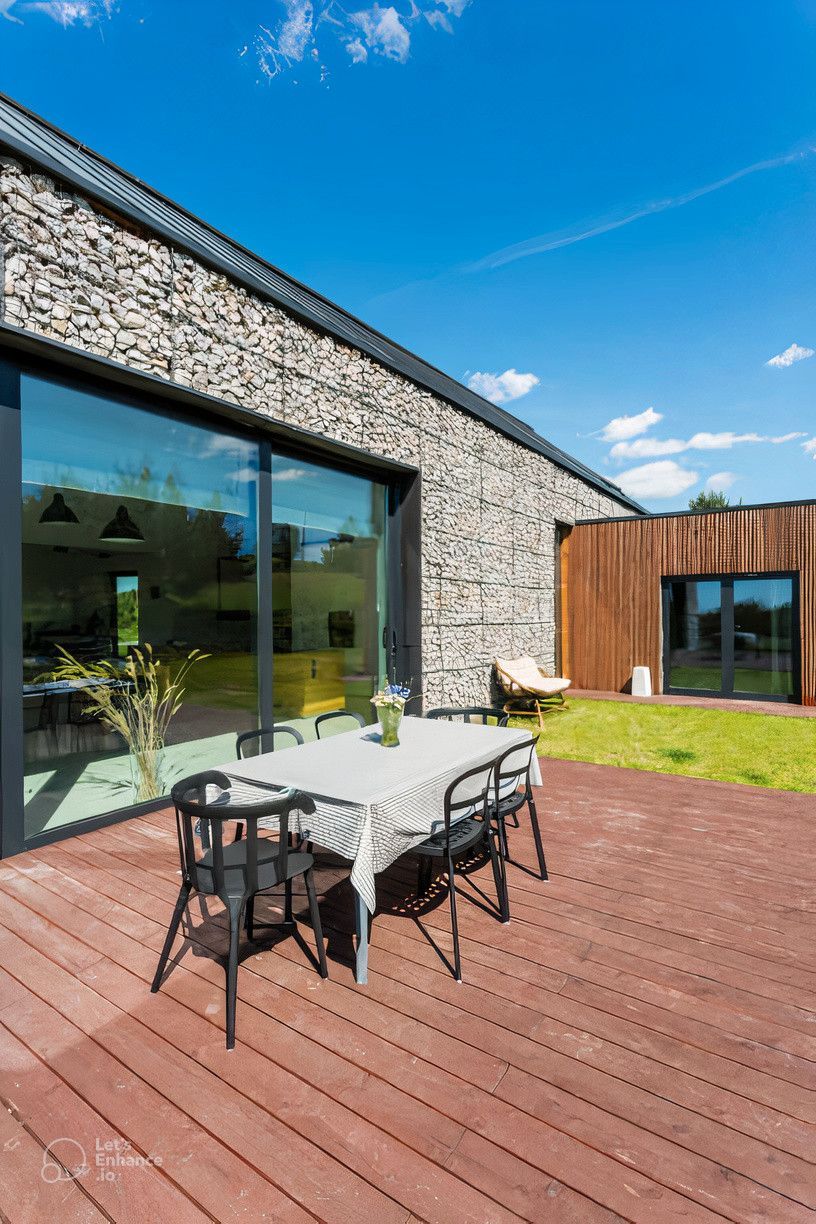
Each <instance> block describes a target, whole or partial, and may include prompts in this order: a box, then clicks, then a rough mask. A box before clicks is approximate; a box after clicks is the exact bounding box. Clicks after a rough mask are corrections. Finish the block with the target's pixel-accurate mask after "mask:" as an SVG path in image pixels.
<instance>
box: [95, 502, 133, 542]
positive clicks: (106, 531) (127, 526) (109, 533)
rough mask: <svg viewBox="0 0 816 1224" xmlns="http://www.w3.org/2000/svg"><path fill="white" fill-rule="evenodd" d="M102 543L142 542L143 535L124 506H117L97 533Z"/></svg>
mask: <svg viewBox="0 0 816 1224" xmlns="http://www.w3.org/2000/svg"><path fill="white" fill-rule="evenodd" d="M99 539H100V540H101V541H102V543H103V544H133V543H137V544H138V543H142V542H143V541H144V536H143V535H142V533H141V531H140V530H139V528H138V527H137V526H136V524H135V523H134V521H133V519H132V518H131V517H130V515H129V514H128V512H127V508H126V507H125V506H119V508H118V509H117V511H116V514H114V516H113V518H112V519H111V521H110V522H109V523H108V525H107V527H104V528H103V529H102V531H101V532H100V533H99Z"/></svg>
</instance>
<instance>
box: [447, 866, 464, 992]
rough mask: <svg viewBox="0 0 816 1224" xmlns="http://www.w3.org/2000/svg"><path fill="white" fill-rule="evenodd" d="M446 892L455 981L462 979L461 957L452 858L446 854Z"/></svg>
mask: <svg viewBox="0 0 816 1224" xmlns="http://www.w3.org/2000/svg"><path fill="white" fill-rule="evenodd" d="M448 894H449V896H450V911H451V931H452V933H453V976H454V977H455V978H456V980H457V982H461V980H462V959H461V957H460V955H459V922H458V919H457V917H456V883H455V880H454V870H453V859H452V858H451V856H450V855H448Z"/></svg>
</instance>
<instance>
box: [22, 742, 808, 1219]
mask: <svg viewBox="0 0 816 1224" xmlns="http://www.w3.org/2000/svg"><path fill="white" fill-rule="evenodd" d="M543 765H544V781H545V786H544V788H543V789H542V791H541V794H540V798H539V813H540V816H541V818H542V824H543V826H544V829H545V843H546V849H547V854H548V863H549V865H550V869H551V880H550V881H549V882H547V883H542V882H541V881H539V880H538V879H537V878H536V876H535V874H534V871H533V868H534V863H535V854H534V847H533V844H532V839H531V837H530V832H529V829H528V828H526V827H525V825H524V823H522V827H521V828H520V829H518V830H513V831H512V832H511V848H512V850H513V855H514V859H515V860H517V861H516V862H514V863H513V864H512V865H511V866H510V868H509V878H510V887H511V906H512V908H513V922H512V923H511V925H510V926H509V927H501V926H500V925H499V924H498V923H496V922H495V920H494V919H493V918H492V917H491V915H490V914H489V913H488V912H486V911H485V910H484V909H480V908H478V906H477V905H476V904H472V903H470V901H472V900H474V899H475V900H478V894H477V893H476V892H475V891H474V889H473V888H471V887H470V886H469V885H468V884H467V883H465V885H464V887H463V901H462V905H461V906H460V925H461V930H462V936H463V941H462V952H463V963H464V971H465V982H464V983H463V984H461V985H458V984H456V983H454V982H453V980H452V979H451V977H450V975H449V974H448V972H447V971H446V969H445V966H444V964H443V962H442V960H441V959H440V957H439V955H438V953H437V951H436V950H435V948H434V946H433V944H436V945H437V946H438V948H439V949H441V950H443V951H445V952H448V951H449V950H450V924H449V917H448V911H447V906H446V904H444V897H441V896H440V900H441V902H442V903H441V904H439V905H433V904H429V903H428V902H423V903H421V904H419V905H417V903H416V899H414V898H412V897H411V890H412V888H413V886H414V872H413V869H412V868H411V866H410V865H409V864H406V865H402V864H397V865H395V866H394V868H393V869H392V870H391V871H389V872H388V873H386V874H385V875H384V876H383V877H381V879H380V881H379V884H378V894H379V896H380V901H381V907H382V909H381V912H379V913H378V914H377V916H376V918H375V922H374V928H373V933H372V944H371V954H370V979H369V986H368V988H367V989H364V988H363V989H361V988H358V987H357V986H356V984H355V983H354V981H353V974H352V966H351V940H350V935H351V925H352V924H351V912H350V905H349V901H350V895H351V894H350V889H349V885H348V883H347V879H346V877H347V868H343V867H342V866H341V865H338V864H337V862H336V860H333V859H331V857H330V856H329V857H326V856H321V859H320V862H319V870H318V878H319V884H320V887H321V890H322V894H323V895H322V899H321V906H322V910H323V914H324V925H325V928H326V933H327V936H328V948H329V958H330V973H331V980H330V981H329V982H327V983H321V982H320V980H319V979H318V977H317V975H316V974H315V972H314V968H313V967H312V965H311V964H310V963H309V961H308V959H307V958H306V957H305V956H304V951H303V948H302V947H301V946H299V945H298V944H297V943H296V942H295V941H294V940H292V939H291V938H287V939H284V940H282V941H280V942H278V943H276V944H275V946H274V947H270V948H268V949H267V950H265V951H262V952H260V953H259V954H258V955H255V956H251V957H250V958H249V959H247V960H246V961H245V962H244V964H243V965H242V968H241V970H240V972H239V1008H238V1038H239V1040H238V1045H237V1047H236V1051H235V1052H234V1053H232V1054H229V1055H228V1054H227V1053H226V1051H225V1050H224V1049H223V972H222V970H221V968H220V966H219V965H217V964H216V963H215V961H214V960H213V956H214V954H215V953H217V952H219V951H220V950H222V949H223V944H224V918H223V914H221V913H220V912H219V911H218V907H217V906H216V907H212V906H210V907H209V909H210V916H209V918H208V920H207V921H206V922H204V923H201V921H200V919H199V917H198V915H197V913H196V915H195V917H194V923H195V930H194V931H193V933H192V934H193V939H192V942H190V943H187V944H186V945H182V941H181V940H179V942H178V944H177V947H178V948H179V949H182V946H183V947H184V953H183V956H182V958H181V960H180V961H179V963H178V965H177V966H176V968H175V969H174V970H173V971H172V972H171V973H170V975H169V976H168V978H167V979H166V982H165V985H164V987H163V989H162V991H161V993H160V994H159V995H158V996H152V995H150V993H149V990H148V987H149V981H150V978H151V976H152V971H153V968H154V966H155V959H156V956H157V951H158V948H159V946H160V944H161V940H162V938H163V933H164V925H165V923H166V922H167V919H168V916H169V912H170V908H171V905H172V902H173V901H174V899H175V894H176V892H177V888H178V863H177V852H176V844H175V833H174V830H173V828H172V825H171V822H170V820H169V818H168V815H167V814H166V813H153V814H151V815H150V816H148V817H145V818H143V819H141V820H138V821H133V822H128V823H126V824H123V825H118V826H112V827H110V828H107V829H102V830H97V831H95V832H93V833H89V834H86V835H83V836H82V837H79V838H73V839H70V840H68V841H65V842H62V843H59V844H57V845H54V846H51V847H46V848H43V849H41V850H38V851H36V852H32V853H29V854H25V855H21V856H19V857H18V858H17V859H15V860H9V861H8V862H7V863H3V864H2V865H0V963H2V964H3V970H0V1063H2V1065H1V1066H0V1095H2V1096H4V1097H5V1098H6V1099H13V1100H14V1101H15V1105H14V1108H15V1109H16V1110H17V1111H18V1113H19V1118H18V1117H17V1116H16V1115H15V1116H12V1115H10V1114H6V1117H7V1118H9V1119H11V1123H12V1125H13V1126H14V1127H16V1128H17V1130H18V1131H21V1132H22V1134H23V1135H24V1136H25V1139H24V1140H21V1141H20V1164H19V1167H20V1168H23V1169H24V1170H28V1172H30V1169H31V1167H34V1166H36V1165H37V1162H38V1161H39V1162H41V1159H42V1145H43V1143H44V1142H47V1141H48V1140H47V1138H46V1136H47V1134H48V1133H49V1132H48V1125H49V1118H51V1119H52V1120H53V1124H56V1123H57V1121H59V1123H60V1124H62V1120H63V1119H64V1120H65V1125H66V1127H68V1128H71V1129H73V1130H75V1131H76V1132H77V1133H78V1134H81V1135H82V1136H84V1137H85V1138H86V1139H88V1141H90V1137H91V1135H92V1133H93V1132H94V1130H98V1131H99V1133H100V1134H101V1135H107V1136H109V1137H110V1138H111V1139H116V1138H119V1137H121V1138H122V1139H124V1140H126V1141H128V1142H131V1143H133V1144H134V1148H135V1149H136V1150H138V1151H140V1152H145V1151H148V1150H150V1149H149V1147H146V1146H145V1145H146V1144H149V1143H150V1142H151V1137H152V1139H153V1140H156V1139H157V1140H158V1142H160V1144H161V1145H162V1146H163V1150H165V1151H166V1152H167V1154H168V1162H167V1164H166V1166H164V1167H163V1168H161V1169H158V1168H153V1169H148V1170H147V1171H146V1172H144V1173H142V1175H141V1176H142V1177H143V1178H144V1179H146V1180H144V1181H143V1185H144V1187H145V1189H144V1192H143V1193H142V1191H137V1190H136V1186H135V1181H133V1180H129V1181H127V1182H125V1181H124V1179H123V1182H122V1184H121V1185H120V1186H112V1187H103V1189H102V1190H100V1192H99V1194H98V1195H97V1197H96V1198H94V1197H93V1195H91V1196H90V1197H89V1194H88V1193H87V1188H85V1189H83V1188H82V1187H81V1186H80V1185H79V1183H77V1184H74V1183H70V1182H69V1183H66V1184H67V1185H71V1186H73V1189H74V1193H73V1195H70V1196H69V1197H70V1200H71V1201H70V1202H69V1206H68V1209H67V1210H66V1211H65V1212H62V1211H60V1210H58V1211H57V1212H56V1214H57V1215H64V1216H65V1218H66V1219H67V1220H71V1219H73V1218H76V1219H96V1218H100V1216H99V1213H100V1210H101V1212H102V1213H103V1214H104V1216H105V1217H109V1218H112V1219H114V1220H117V1219H122V1220H125V1221H128V1220H129V1219H131V1218H132V1219H134V1220H135V1219H136V1218H138V1207H139V1203H140V1202H142V1205H143V1206H144V1203H149V1204H153V1205H154V1206H152V1207H150V1208H149V1209H148V1214H152V1215H154V1216H156V1215H160V1216H162V1217H163V1218H168V1217H173V1218H178V1219H179V1220H180V1221H182V1220H184V1221H186V1219H188V1218H189V1219H190V1220H193V1219H197V1218H207V1217H212V1218H216V1219H219V1220H220V1219H222V1218H230V1219H233V1218H234V1219H246V1220H250V1219H256V1218H257V1219H261V1218H263V1215H264V1213H266V1214H267V1215H268V1214H269V1213H270V1208H271V1209H272V1211H273V1213H274V1214H275V1218H280V1219H283V1220H292V1221H295V1220H301V1219H306V1218H312V1219H321V1220H323V1219H326V1220H331V1221H334V1220H337V1221H338V1224H344V1222H345V1221H346V1220H348V1221H349V1224H350V1222H351V1220H352V1218H354V1219H361V1220H363V1221H367V1220H369V1219H371V1220H376V1221H377V1224H379V1221H380V1220H382V1221H385V1222H386V1224H390V1222H391V1221H393V1222H394V1224H397V1221H399V1222H400V1224H410V1221H412V1220H415V1221H417V1222H418V1221H420V1220H439V1221H442V1220H445V1221H452V1222H454V1224H458V1221H460V1220H461V1221H472V1222H473V1224H481V1222H482V1221H488V1220H490V1221H492V1220H496V1221H500V1220H501V1221H510V1220H513V1219H518V1218H521V1219H525V1220H529V1221H538V1220H541V1219H546V1220H547V1221H548V1224H549V1222H550V1221H553V1224H557V1222H559V1221H564V1222H565V1224H579V1222H580V1224H596V1221H597V1224H602V1222H603V1221H609V1220H615V1219H626V1220H637V1221H641V1220H643V1221H652V1222H655V1224H663V1221H683V1222H684V1224H688V1222H689V1221H696V1220H708V1219H714V1218H727V1219H730V1220H734V1221H739V1222H741V1221H743V1220H744V1221H764V1222H765V1224H776V1222H777V1221H779V1222H780V1224H782V1222H784V1221H792V1222H796V1221H799V1220H804V1219H805V1218H812V1217H813V1212H814V1210H816V1143H814V1131H813V1123H814V1122H816V1015H815V1013H814V1006H815V1005H816V954H814V951H813V949H814V943H813V938H812V930H813V913H812V911H813V910H814V908H816V902H814V890H813V886H812V882H811V881H812V874H810V873H811V871H812V869H813V867H814V865H816V855H814V854H813V852H812V851H811V850H810V845H811V844H812V840H811V839H810V834H811V831H812V823H811V821H812V815H811V804H812V801H809V800H807V797H805V796H783V795H776V794H774V793H772V792H762V791H759V790H757V789H756V788H750V787H735V786H733V787H732V786H728V785H726V784H706V783H700V782H699V781H694V783H693V785H689V784H688V783H689V780H688V779H681V778H674V777H665V776H662V775H653V776H650V775H638V776H634V775H633V773H632V772H630V771H624V770H616V769H602V768H601V767H595V766H581V765H580V764H578V763H575V762H567V763H558V762H551V761H546V762H543ZM554 797H555V798H554ZM790 800H792V802H789V801H790ZM769 844H773V845H774V848H775V849H774V855H773V858H772V861H771V862H770V863H768V862H767V859H768V845H769ZM777 847H778V849H779V852H778V853H777V852H776V849H777ZM473 885H474V886H475V887H476V888H483V890H484V895H485V898H486V899H487V900H488V901H489V900H490V898H491V897H492V881H491V879H490V876H489V871H485V870H483V869H482V870H480V871H478V872H477V873H476V874H475V876H474V877H473ZM468 894H469V898H468ZM263 905H268V906H269V908H270V910H271V911H273V912H275V907H276V902H274V901H272V902H263V903H261V904H260V906H259V908H261V909H262V908H263ZM302 908H303V906H302V898H298V899H297V901H296V910H302ZM303 935H304V938H305V939H306V943H307V944H309V945H311V933H310V931H309V929H308V927H304V928H303ZM125 1085H127V1090H126V1091H123V1088H124V1086H125ZM202 1101H206V1102H207V1104H206V1107H205V1106H204V1105H203V1104H202ZM16 1133H17V1132H15V1134H16ZM247 1134H248V1135H249V1138H248V1140H246V1142H244V1143H242V1137H244V1136H246V1135H247ZM32 1145H33V1146H32ZM0 1147H2V1143H0ZM15 1150H16V1149H15ZM154 1150H155V1148H154ZM205 1159H206V1160H207V1162H208V1163H207V1169H208V1176H207V1178H205V1179H204V1182H203V1184H201V1185H200V1186H199V1185H198V1179H197V1176H196V1174H197V1171H199V1170H200V1168H201V1167H202V1162H203V1161H204V1160H205ZM32 1162H33V1164H32ZM13 1176H16V1174H14V1175H13ZM196 1191H198V1194H197V1193H196ZM128 1192H129V1193H130V1194H131V1195H133V1199H134V1200H135V1206H134V1203H133V1202H132V1201H131V1200H130V1199H129V1197H128ZM0 1193H2V1192H0ZM77 1195H78V1197H77ZM151 1196H153V1197H151ZM222 1200H223V1201H222ZM227 1200H229V1202H230V1204H231V1205H230V1206H229V1209H228V1210H227V1209H226V1208H225V1207H224V1202H226V1201H227ZM66 1201H67V1200H66ZM44 1202H45V1200H43V1203H44ZM0 1208H2V1209H3V1210H4V1211H5V1214H6V1215H8V1217H9V1218H10V1219H11V1220H13V1221H16V1219H18V1218H19V1219H23V1218H25V1219H31V1220H39V1219H45V1218H48V1219H51V1218H53V1216H54V1212H53V1211H52V1212H50V1214H49V1215H47V1216H46V1215H43V1214H41V1215H38V1214H37V1212H38V1211H39V1210H40V1205H38V1204H36V1203H35V1204H34V1206H33V1208H30V1209H28V1210H29V1214H28V1215H27V1216H25V1215H24V1214H17V1215H15V1213H14V1211H11V1212H9V1211H7V1210H6V1209H5V1206H4V1203H3V1201H2V1200H0ZM71 1210H73V1211H74V1212H75V1213H79V1214H75V1215H74V1216H71V1214H70V1211H71ZM129 1212H130V1213H131V1214H130V1215H129V1214H128V1213H129ZM185 1213H186V1214H185Z"/></svg>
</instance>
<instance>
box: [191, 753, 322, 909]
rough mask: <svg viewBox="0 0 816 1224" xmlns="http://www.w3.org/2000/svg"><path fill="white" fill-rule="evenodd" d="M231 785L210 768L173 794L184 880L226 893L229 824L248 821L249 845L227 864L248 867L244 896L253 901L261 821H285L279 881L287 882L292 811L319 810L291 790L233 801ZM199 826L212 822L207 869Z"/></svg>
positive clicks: (234, 853) (234, 852) (243, 844)
mask: <svg viewBox="0 0 816 1224" xmlns="http://www.w3.org/2000/svg"><path fill="white" fill-rule="evenodd" d="M232 786H233V783H231V782H230V780H229V778H228V777H227V776H226V774H223V773H221V772H220V771H219V770H217V769H209V770H205V771H204V772H203V773H199V774H192V775H191V776H190V777H189V778H184V779H182V781H181V782H177V783H176V785H175V786H174V787H173V790H172V792H171V795H172V799H173V803H174V804H175V808H176V830H177V833H178V843H179V857H180V859H181V871H182V875H183V876H184V878H185V880H187V881H189V882H191V883H192V884H194V885H195V887H196V888H198V889H199V890H200V891H201V892H207V893H210V892H212V893H215V894H216V895H220V894H222V893H223V892H224V890H225V879H224V870H225V862H224V822H225V821H227V820H241V821H244V822H245V823H246V841H245V842H235V843H233V844H232V846H233V847H239V848H240V849H239V850H235V849H233V848H232V847H230V849H231V854H230V856H229V857H230V861H229V863H228V864H227V865H228V866H229V865H232V866H234V865H236V863H235V860H236V859H237V862H238V864H240V865H241V866H243V867H244V868H245V887H244V892H245V894H246V896H250V895H252V894H253V893H255V892H257V890H258V821H259V820H263V819H265V818H266V817H269V816H277V817H278V819H279V821H280V838H279V844H278V854H277V859H278V879H281V880H283V879H285V878H286V868H287V857H288V854H289V813H290V812H291V811H292V810H293V809H301V810H306V811H310V810H313V807H314V805H313V802H312V800H311V799H310V798H309V797H308V796H307V795H304V794H303V793H302V792H300V791H297V790H295V789H294V788H292V787H289V788H288V789H286V790H281V791H275V792H270V793H268V794H265V793H263V792H260V791H259V792H257V793H258V796H259V797H258V799H257V801H255V802H250V803H245V802H240V803H236V802H230V795H231V789H232ZM213 792H214V793H213ZM225 796H226V798H225ZM196 821H201V822H202V823H204V822H207V824H208V827H209V834H210V836H209V841H210V847H211V848H210V850H208V851H207V852H206V855H207V863H206V865H205V864H202V862H201V859H200V858H199V857H197V856H196V839H195V834H194V832H193V828H194V822H196ZM203 866H206V872H204V871H202V867H203Z"/></svg>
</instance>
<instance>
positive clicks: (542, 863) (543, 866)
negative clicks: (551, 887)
mask: <svg viewBox="0 0 816 1224" xmlns="http://www.w3.org/2000/svg"><path fill="white" fill-rule="evenodd" d="M527 806H528V807H529V809H530V824H531V825H532V826H533V837H534V839H535V846H536V854H537V855H538V869H539V871H540V872H541V878H542V880H548V879H549V878H550V877H549V876H548V875H547V860H546V859H545V858H544V847H543V845H542V844H541V829H540V828H539V827H538V816H537V814H536V807H535V803H534V801H533V797H532V795H531V796H530V798H529V799H528V800H527Z"/></svg>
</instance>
